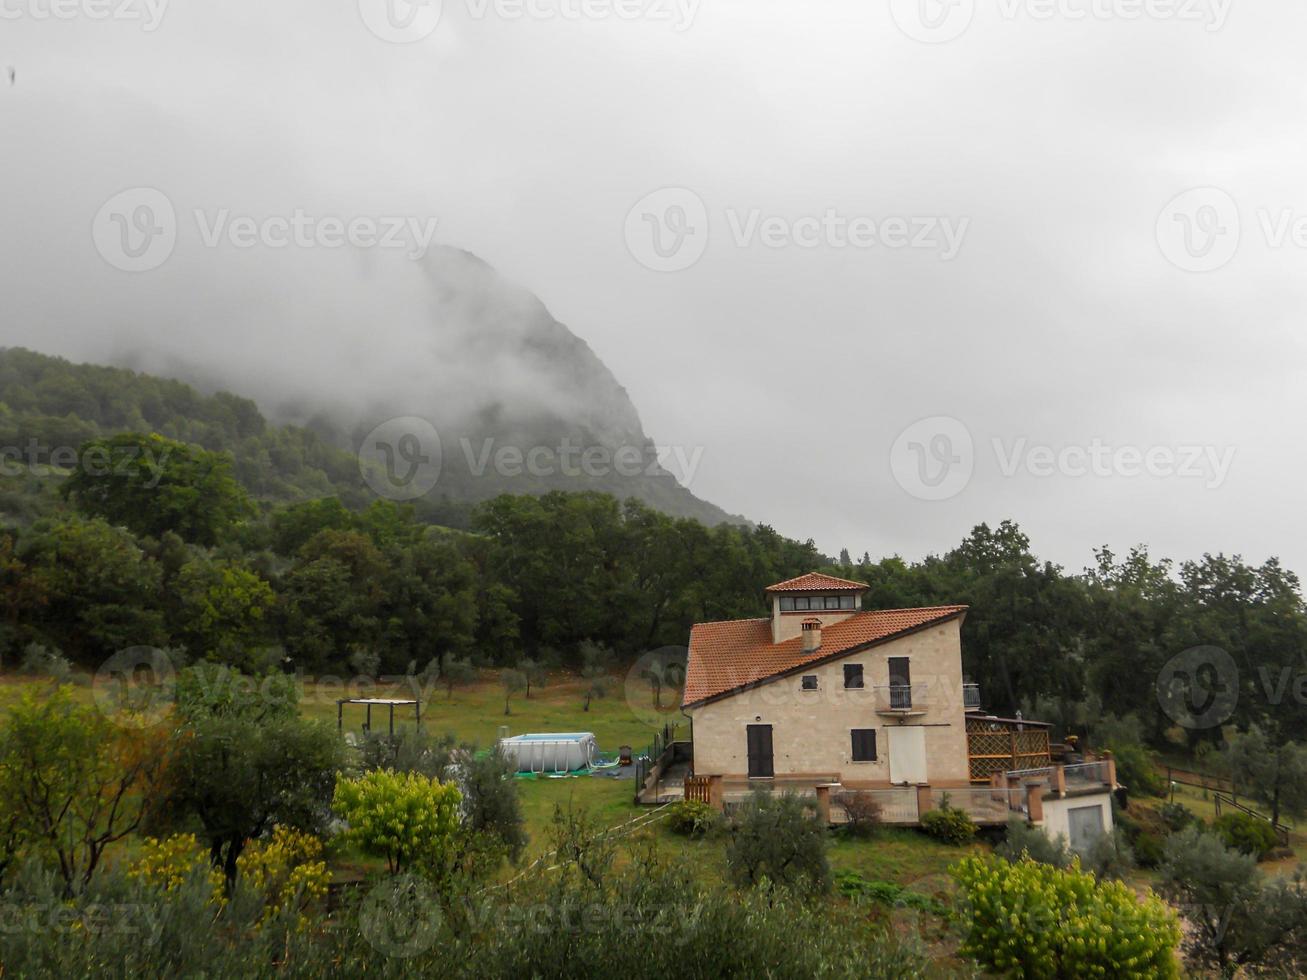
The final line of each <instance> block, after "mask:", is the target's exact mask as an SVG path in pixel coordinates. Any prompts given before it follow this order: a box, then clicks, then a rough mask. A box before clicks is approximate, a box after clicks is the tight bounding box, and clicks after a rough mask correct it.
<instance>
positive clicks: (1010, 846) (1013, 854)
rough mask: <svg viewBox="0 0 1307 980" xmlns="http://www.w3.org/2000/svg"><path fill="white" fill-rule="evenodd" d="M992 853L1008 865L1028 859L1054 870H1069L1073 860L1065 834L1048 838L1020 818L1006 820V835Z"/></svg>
mask: <svg viewBox="0 0 1307 980" xmlns="http://www.w3.org/2000/svg"><path fill="white" fill-rule="evenodd" d="M994 853H995V854H996V855H997V856H998V857H1001V858H1002V859H1003V860H1004V861H1007V862H1008V863H1010V864H1017V863H1019V862H1021V861H1022V860H1024V859H1029V860H1031V861H1036V862H1038V863H1039V864H1047V865H1049V866H1050V867H1054V868H1069V867H1071V863H1072V862H1073V861H1074V860H1075V856H1074V855H1073V854H1072V853H1071V848H1070V847H1068V846H1067V841H1066V835H1065V834H1058V835H1057V837H1056V838H1053V837H1049V836H1048V834H1046V833H1044V832H1043V831H1042V830H1040V829H1039V828H1038V827H1032V826H1030V824H1028V823H1026V821H1025V820H1023V819H1021V818H1020V817H1010V818H1009V819H1008V822H1007V833H1006V835H1005V836H1004V838H1003V841H1002V842H1001V843H1000V844H999V845H998V846H997V847H995V848H994Z"/></svg>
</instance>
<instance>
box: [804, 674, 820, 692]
mask: <svg viewBox="0 0 1307 980" xmlns="http://www.w3.org/2000/svg"><path fill="white" fill-rule="evenodd" d="M803 689H804V690H805V691H815V690H817V675H816V674H804V675H803Z"/></svg>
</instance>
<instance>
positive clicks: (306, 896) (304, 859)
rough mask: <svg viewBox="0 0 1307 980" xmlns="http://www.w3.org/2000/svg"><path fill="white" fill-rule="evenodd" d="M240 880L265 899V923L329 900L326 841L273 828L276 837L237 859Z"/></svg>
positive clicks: (285, 829) (286, 829) (251, 845)
mask: <svg viewBox="0 0 1307 980" xmlns="http://www.w3.org/2000/svg"><path fill="white" fill-rule="evenodd" d="M236 869H237V872H238V880H239V881H241V882H242V883H243V884H245V885H246V886H248V887H250V888H253V889H255V890H256V891H258V892H259V893H261V894H262V895H263V900H264V914H263V917H264V918H265V919H267V918H269V917H271V916H272V915H274V914H276V913H277V912H281V911H286V910H289V909H290V907H291V906H292V905H293V904H294V905H297V906H298V907H300V908H303V906H305V905H307V904H308V903H310V902H313V901H316V900H318V899H321V898H325V897H326V894H327V882H328V881H329V880H330V878H331V876H330V875H329V874H328V873H327V862H325V861H323V860H322V841H320V840H318V839H317V838H316V837H314V836H313V835H312V834H305V833H301V832H300V831H298V830H293V829H291V828H290V827H282V826H277V827H274V828H273V831H272V837H271V838H269V839H268V840H266V841H255V842H254V843H252V844H250V845H249V846H248V847H247V848H246V849H245V852H244V853H243V854H242V855H241V856H240V857H239V858H237V859H236Z"/></svg>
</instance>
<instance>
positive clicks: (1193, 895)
mask: <svg viewBox="0 0 1307 980" xmlns="http://www.w3.org/2000/svg"><path fill="white" fill-rule="evenodd" d="M1161 882H1162V884H1161V887H1162V891H1163V893H1164V894H1165V895H1166V896H1167V897H1168V898H1170V899H1171V901H1173V902H1175V903H1176V904H1177V905H1179V906H1180V907H1181V908H1182V909H1183V910H1184V914H1185V917H1186V918H1187V919H1188V920H1189V923H1190V926H1191V928H1190V929H1189V930H1188V933H1187V946H1188V949H1189V951H1190V953H1191V955H1192V956H1193V957H1194V959H1195V960H1197V961H1198V962H1199V963H1200V964H1203V965H1205V966H1207V965H1211V966H1215V967H1216V968H1217V969H1218V970H1219V971H1220V973H1221V975H1222V976H1234V975H1235V974H1236V973H1237V972H1238V971H1239V970H1240V968H1242V967H1245V966H1254V965H1257V964H1263V963H1265V964H1270V963H1276V964H1277V965H1282V966H1287V965H1288V964H1287V963H1285V961H1284V958H1285V954H1286V953H1287V952H1288V951H1289V950H1290V949H1292V948H1294V947H1295V946H1298V947H1300V944H1301V941H1302V940H1303V939H1304V938H1307V886H1305V885H1304V882H1303V880H1302V876H1301V872H1300V873H1299V874H1298V875H1295V876H1294V877H1293V878H1292V879H1287V878H1275V879H1267V878H1266V877H1265V876H1263V875H1261V874H1259V873H1258V871H1257V867H1256V862H1255V860H1254V859H1253V858H1252V857H1251V856H1250V855H1247V854H1241V853H1239V852H1238V851H1234V850H1231V849H1229V848H1227V847H1225V846H1224V845H1223V844H1222V843H1221V840H1220V839H1219V837H1217V836H1216V835H1215V834H1210V833H1205V832H1204V831H1202V830H1201V829H1200V828H1199V827H1196V826H1195V827H1190V828H1188V829H1187V830H1184V831H1182V832H1181V833H1179V834H1176V835H1175V836H1174V837H1172V838H1171V839H1170V840H1169V841H1168V842H1167V845H1166V856H1165V860H1164V861H1163V863H1162V868H1161ZM1290 972H1293V971H1290Z"/></svg>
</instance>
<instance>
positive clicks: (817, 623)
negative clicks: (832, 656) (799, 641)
mask: <svg viewBox="0 0 1307 980" xmlns="http://www.w3.org/2000/svg"><path fill="white" fill-rule="evenodd" d="M819 649H821V620H820V619H805V620H804V621H803V652H804V653H812V652H813V651H814V650H819Z"/></svg>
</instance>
